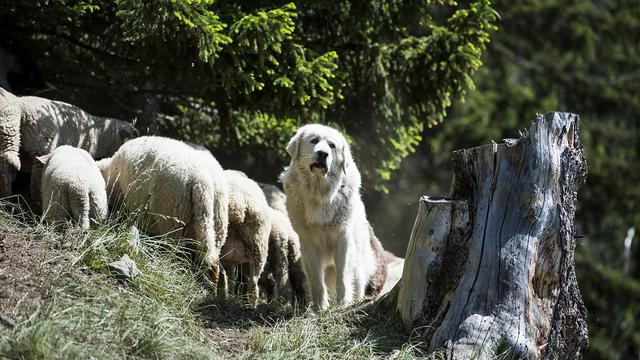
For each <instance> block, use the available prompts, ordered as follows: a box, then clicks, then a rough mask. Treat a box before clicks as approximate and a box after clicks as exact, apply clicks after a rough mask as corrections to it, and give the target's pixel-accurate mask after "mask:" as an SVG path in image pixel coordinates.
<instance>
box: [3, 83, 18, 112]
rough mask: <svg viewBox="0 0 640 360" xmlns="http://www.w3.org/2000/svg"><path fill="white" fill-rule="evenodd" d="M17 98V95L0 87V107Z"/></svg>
mask: <svg viewBox="0 0 640 360" xmlns="http://www.w3.org/2000/svg"><path fill="white" fill-rule="evenodd" d="M17 98H18V97H17V96H15V95H13V94H12V93H11V92H10V91H8V90H6V89H3V88H2V87H0V109H3V108H4V107H5V106H7V105H9V103H10V102H12V101H14V100H15V99H17Z"/></svg>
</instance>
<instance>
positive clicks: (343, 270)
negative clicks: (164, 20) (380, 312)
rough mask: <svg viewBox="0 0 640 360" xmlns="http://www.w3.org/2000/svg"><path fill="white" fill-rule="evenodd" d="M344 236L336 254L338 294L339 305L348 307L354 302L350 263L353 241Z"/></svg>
mask: <svg viewBox="0 0 640 360" xmlns="http://www.w3.org/2000/svg"><path fill="white" fill-rule="evenodd" d="M348 236H349V235H347V234H344V235H343V236H342V238H341V239H339V240H338V251H337V252H336V258H335V259H334V260H335V263H336V273H337V274H336V275H337V276H336V294H337V297H338V298H337V301H338V305H340V306H348V305H350V304H351V303H352V302H353V273H352V271H351V265H352V264H350V261H349V252H350V251H351V249H350V246H349V244H350V242H351V241H352V239H349V238H348Z"/></svg>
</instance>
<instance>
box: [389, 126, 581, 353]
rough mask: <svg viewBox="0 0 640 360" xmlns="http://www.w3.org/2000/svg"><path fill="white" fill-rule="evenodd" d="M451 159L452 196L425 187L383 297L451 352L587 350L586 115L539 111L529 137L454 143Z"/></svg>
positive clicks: (412, 325)
mask: <svg viewBox="0 0 640 360" xmlns="http://www.w3.org/2000/svg"><path fill="white" fill-rule="evenodd" d="M453 167H454V179H453V183H452V190H451V194H450V198H449V199H434V198H430V197H427V196H425V197H423V198H421V199H420V208H419V211H418V216H417V218H416V222H415V225H414V227H413V231H412V234H411V239H410V242H409V245H408V248H407V253H406V258H405V265H404V270H403V276H402V279H401V280H400V282H399V283H398V284H397V285H396V287H395V288H394V289H393V290H392V291H391V292H390V293H388V294H387V295H385V296H384V297H383V298H381V299H380V300H379V301H378V303H377V304H376V306H378V307H381V308H383V309H385V308H386V309H387V310H388V311H392V312H393V313H394V315H396V316H397V318H398V319H399V320H400V321H401V322H402V323H403V324H404V325H405V326H406V327H408V328H412V329H415V331H418V333H419V334H420V335H421V336H422V337H423V339H424V340H425V342H426V343H427V344H428V345H429V347H430V348H431V349H434V350H435V349H444V351H445V352H446V353H447V354H448V355H449V356H450V357H451V358H460V359H466V358H481V359H485V358H492V357H494V356H496V355H499V354H503V353H510V354H511V356H513V357H516V358H521V357H523V358H530V359H540V358H545V359H574V358H577V357H578V356H579V352H580V349H582V348H584V347H585V346H587V344H588V339H587V329H586V322H585V312H586V311H585V308H584V305H583V303H582V298H581V295H580V291H579V289H578V285H577V282H576V276H575V269H574V257H573V256H574V248H575V240H574V236H573V235H574V225H573V219H574V214H575V204H576V195H577V190H578V188H579V187H580V186H581V185H582V184H583V183H584V179H585V176H586V161H585V158H584V155H583V153H582V144H581V142H580V139H579V136H578V116H576V115H573V114H569V113H548V114H547V115H546V116H542V115H539V116H538V118H537V121H536V122H535V123H534V124H533V125H532V126H531V128H530V129H529V131H528V132H527V133H526V134H523V135H522V136H521V137H520V138H519V139H509V140H505V142H504V143H501V144H496V143H493V144H490V145H486V146H480V147H477V148H473V149H469V150H460V151H456V152H454V153H453Z"/></svg>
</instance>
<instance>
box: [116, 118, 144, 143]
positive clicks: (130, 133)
mask: <svg viewBox="0 0 640 360" xmlns="http://www.w3.org/2000/svg"><path fill="white" fill-rule="evenodd" d="M118 136H119V137H120V141H121V142H122V143H123V144H124V143H125V142H126V141H127V140H130V139H135V138H137V137H138V136H140V132H139V131H138V129H136V128H135V127H134V126H133V124H129V123H124V124H123V125H122V126H120V128H119V129H118Z"/></svg>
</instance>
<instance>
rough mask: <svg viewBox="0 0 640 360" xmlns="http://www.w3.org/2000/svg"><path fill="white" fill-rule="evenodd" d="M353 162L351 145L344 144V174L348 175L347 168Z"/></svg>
mask: <svg viewBox="0 0 640 360" xmlns="http://www.w3.org/2000/svg"><path fill="white" fill-rule="evenodd" d="M352 161H353V158H352V157H351V150H349V144H348V143H347V142H346V141H345V142H344V144H342V172H343V173H344V174H345V175H347V168H348V167H349V164H350V163H351V162H352Z"/></svg>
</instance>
